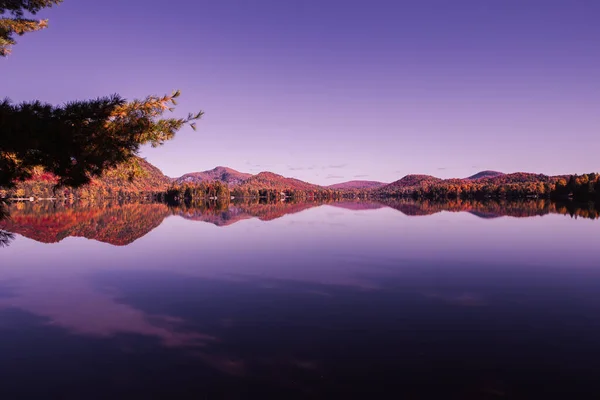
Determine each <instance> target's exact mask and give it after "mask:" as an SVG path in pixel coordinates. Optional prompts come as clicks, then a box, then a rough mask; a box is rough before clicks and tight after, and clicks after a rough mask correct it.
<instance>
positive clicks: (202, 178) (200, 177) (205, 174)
mask: <svg viewBox="0 0 600 400" xmlns="http://www.w3.org/2000/svg"><path fill="white" fill-rule="evenodd" d="M251 177H252V174H247V173H244V172H239V171H236V170H235V169H232V168H227V167H216V168H214V169H211V170H209V171H202V172H191V173H189V174H185V175H182V176H180V177H179V178H176V179H175V182H176V183H179V184H182V183H199V182H212V181H221V182H223V183H227V185H229V186H237V185H240V184H242V183H243V182H244V181H246V180H247V179H249V178H251Z"/></svg>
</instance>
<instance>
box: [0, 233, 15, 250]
mask: <svg viewBox="0 0 600 400" xmlns="http://www.w3.org/2000/svg"><path fill="white" fill-rule="evenodd" d="M14 239H15V234H14V233H11V232H7V231H5V230H2V229H0V247H6V246H8V245H9V244H10V242H12V241H13V240H14Z"/></svg>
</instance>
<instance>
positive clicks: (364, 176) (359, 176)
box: [354, 174, 369, 178]
mask: <svg viewBox="0 0 600 400" xmlns="http://www.w3.org/2000/svg"><path fill="white" fill-rule="evenodd" d="M354 177H355V178H368V177H369V175H366V174H361V175H354Z"/></svg>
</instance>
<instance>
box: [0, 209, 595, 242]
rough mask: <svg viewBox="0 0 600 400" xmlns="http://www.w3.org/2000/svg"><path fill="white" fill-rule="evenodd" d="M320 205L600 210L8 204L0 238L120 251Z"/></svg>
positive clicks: (489, 213) (482, 212)
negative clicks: (174, 219) (175, 231)
mask: <svg viewBox="0 0 600 400" xmlns="http://www.w3.org/2000/svg"><path fill="white" fill-rule="evenodd" d="M321 205H330V206H334V207H338V208H342V209H346V210H351V211H361V210H376V209H379V208H383V207H386V206H387V207H390V208H393V209H395V210H398V211H400V212H402V213H403V214H405V215H409V216H425V215H432V214H436V213H439V212H442V211H448V212H468V213H470V214H472V215H475V216H477V217H479V218H484V219H493V218H497V217H501V216H511V217H532V216H542V215H546V214H551V213H554V214H563V215H571V216H572V217H581V218H590V219H597V218H600V205H597V204H596V205H595V204H586V205H585V206H582V205H576V204H575V203H554V202H550V201H547V200H529V201H519V202H508V201H464V200H455V201H447V202H435V201H419V202H416V201H412V200H386V201H384V202H382V203H369V202H361V201H355V202H353V201H339V202H336V201H329V202H321V201H312V202H310V201H309V202H281V201H280V202H271V203H264V202H258V201H252V202H246V203H244V202H237V203H232V204H229V203H214V202H213V203H207V204H204V203H203V204H197V205H195V206H186V205H180V206H176V207H169V206H167V205H165V204H161V203H125V204H119V203H101V204H90V203H87V204H81V203H75V204H71V205H69V204H66V203H62V202H32V203H29V202H27V203H16V204H12V205H11V206H10V207H9V211H10V218H9V219H6V220H3V221H0V233H2V234H4V235H9V233H17V234H19V235H22V236H25V237H28V238H30V239H33V240H36V241H38V242H43V243H56V242H59V241H61V240H63V239H64V238H66V237H69V236H73V237H85V238H87V239H93V240H98V241H101V242H105V243H109V244H112V245H116V246H124V245H127V244H130V243H132V242H134V241H135V240H137V239H139V238H141V237H142V236H144V235H146V234H147V233H149V232H150V231H151V230H153V229H154V228H156V227H158V226H159V225H160V224H161V223H162V221H163V220H164V219H165V217H167V216H169V215H177V216H180V217H182V218H185V219H188V220H192V221H202V222H207V223H210V224H214V225H216V226H229V225H232V224H235V223H236V222H239V221H242V220H246V219H250V218H258V219H259V220H261V221H272V220H275V219H278V218H281V217H283V216H284V215H287V214H294V213H298V212H301V211H304V210H307V209H309V208H313V207H319V206H321ZM3 238H4V242H3V241H2V240H3ZM11 240H12V237H8V236H6V237H4V236H2V237H0V242H2V243H4V244H5V245H7V244H9V242H10V241H11ZM2 243H0V244H2Z"/></svg>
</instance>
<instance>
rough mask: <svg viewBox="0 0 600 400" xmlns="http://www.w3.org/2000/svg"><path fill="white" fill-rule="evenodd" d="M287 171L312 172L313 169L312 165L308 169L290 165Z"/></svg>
mask: <svg viewBox="0 0 600 400" xmlns="http://www.w3.org/2000/svg"><path fill="white" fill-rule="evenodd" d="M287 167H288V171H312V170H313V169H315V166H314V165H311V166H310V167H292V166H291V165H288V166H287Z"/></svg>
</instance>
